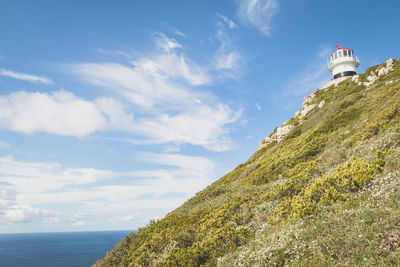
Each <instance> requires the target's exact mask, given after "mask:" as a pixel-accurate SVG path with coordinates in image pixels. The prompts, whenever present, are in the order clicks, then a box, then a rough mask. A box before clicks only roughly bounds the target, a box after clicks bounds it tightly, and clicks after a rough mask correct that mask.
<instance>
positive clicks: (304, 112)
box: [299, 104, 316, 118]
mask: <svg viewBox="0 0 400 267" xmlns="http://www.w3.org/2000/svg"><path fill="white" fill-rule="evenodd" d="M315 107H316V105H315V104H312V105H307V106H305V107H303V108H302V109H301V110H300V114H299V118H303V117H305V116H306V115H307V114H308V112H310V111H311V110H313V109H314V108H315Z"/></svg>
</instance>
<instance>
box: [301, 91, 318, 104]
mask: <svg viewBox="0 0 400 267" xmlns="http://www.w3.org/2000/svg"><path fill="white" fill-rule="evenodd" d="M314 97H315V94H314V93H312V94H311V95H308V96H305V97H304V101H303V107H304V105H305V104H308V103H310V102H311V101H312V100H313V99H314Z"/></svg>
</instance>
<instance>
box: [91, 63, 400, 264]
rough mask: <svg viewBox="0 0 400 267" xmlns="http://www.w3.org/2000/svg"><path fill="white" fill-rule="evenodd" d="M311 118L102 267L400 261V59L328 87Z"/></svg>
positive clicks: (294, 124)
mask: <svg viewBox="0 0 400 267" xmlns="http://www.w3.org/2000/svg"><path fill="white" fill-rule="evenodd" d="M371 77H372V78H371ZM328 85H329V84H328ZM321 103H323V104H321ZM310 106H312V108H310ZM304 109H307V112H304V111H303V112H302V111H301V112H299V113H297V115H296V116H295V117H294V118H292V119H291V120H289V121H288V122H286V123H285V125H284V126H289V125H290V127H286V128H287V129H289V128H290V129H289V130H288V131H286V132H285V135H284V136H281V138H279V139H277V138H275V139H274V138H272V137H273V135H274V134H275V136H276V131H275V132H274V133H272V134H271V135H270V138H266V141H263V142H262V143H263V145H262V146H261V147H262V148H261V149H259V150H258V151H256V152H255V153H254V155H253V156H252V157H251V158H250V159H249V160H248V161H247V162H245V163H244V164H241V165H239V166H238V167H237V168H236V169H235V170H233V171H232V172H230V173H228V174H226V175H225V176H223V177H222V178H221V179H219V180H218V181H216V182H215V183H213V184H212V185H210V186H208V187H207V188H206V189H204V190H203V191H201V192H199V193H197V194H196V196H195V197H193V198H192V199H190V200H188V201H187V202H186V203H185V204H183V205H182V206H181V207H179V208H178V209H176V210H174V211H172V212H171V213H169V214H168V215H167V216H165V218H163V219H161V220H159V221H156V222H152V223H150V224H149V225H148V226H147V227H145V228H142V229H140V230H139V231H138V233H132V234H130V235H129V236H127V237H126V238H125V239H123V240H122V241H121V242H120V243H119V244H118V245H117V246H116V247H115V248H114V249H113V250H111V251H110V252H108V253H107V255H106V256H105V257H104V258H103V259H101V260H99V261H98V262H97V263H96V264H95V266H128V265H129V266H200V265H205V266H215V265H219V266H239V265H240V266H265V265H285V264H294V265H298V264H300V265H313V264H314V265H319V264H321V263H324V264H327V265H336V264H342V265H375V266H384V265H398V264H400V209H399V208H398V207H399V206H400V171H399V169H400V64H399V60H395V61H389V62H388V63H384V64H381V65H377V66H374V67H371V68H369V69H367V71H366V73H365V74H361V75H358V76H357V77H354V78H347V79H344V80H343V81H341V82H340V83H339V84H332V85H331V86H327V87H325V88H322V89H319V90H317V91H316V92H314V93H313V94H312V95H311V96H310V97H308V98H306V101H305V103H304V105H303V109H302V110H304ZM278 141H279V142H278Z"/></svg>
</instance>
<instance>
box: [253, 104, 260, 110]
mask: <svg viewBox="0 0 400 267" xmlns="http://www.w3.org/2000/svg"><path fill="white" fill-rule="evenodd" d="M254 105H255V106H256V109H257V110H258V111H261V106H260V104H258V103H257V102H256V103H254Z"/></svg>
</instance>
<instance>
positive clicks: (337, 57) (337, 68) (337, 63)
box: [328, 45, 360, 79]
mask: <svg viewBox="0 0 400 267" xmlns="http://www.w3.org/2000/svg"><path fill="white" fill-rule="evenodd" d="M336 47H337V48H338V49H337V50H336V51H334V52H333V53H332V54H331V56H330V58H329V62H328V70H329V71H330V72H332V75H333V79H336V78H339V77H346V76H354V75H356V68H357V67H358V65H360V60H359V59H358V58H357V57H355V56H354V52H353V50H352V49H349V48H341V47H340V46H338V45H337V46H336Z"/></svg>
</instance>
